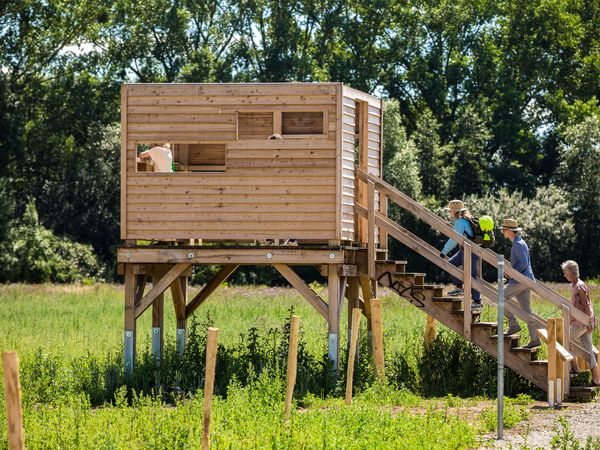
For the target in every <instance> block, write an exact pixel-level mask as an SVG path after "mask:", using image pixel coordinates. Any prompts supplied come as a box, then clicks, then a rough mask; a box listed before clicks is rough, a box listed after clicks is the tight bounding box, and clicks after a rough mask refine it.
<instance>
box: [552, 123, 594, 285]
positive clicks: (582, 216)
mask: <svg viewBox="0 0 600 450" xmlns="http://www.w3.org/2000/svg"><path fill="white" fill-rule="evenodd" d="M563 136H564V142H563V144H562V145H561V147H560V155H561V162H560V171H559V179H560V181H562V183H563V185H564V187H565V189H566V190H567V191H568V194H567V195H566V198H567V200H568V202H569V204H570V206H571V209H572V211H573V212H574V216H575V230H576V232H577V238H576V242H577V245H576V246H574V247H573V248H572V249H571V253H572V255H573V257H576V258H578V261H579V264H580V266H581V271H582V273H584V274H588V276H593V275H597V274H598V267H600V116H598V115H592V116H589V117H586V118H585V119H583V121H581V122H580V123H575V124H573V125H570V126H568V127H567V128H566V129H565V131H564V133H563Z"/></svg>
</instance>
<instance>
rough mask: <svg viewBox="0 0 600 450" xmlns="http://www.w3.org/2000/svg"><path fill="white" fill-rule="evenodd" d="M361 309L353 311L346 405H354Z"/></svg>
mask: <svg viewBox="0 0 600 450" xmlns="http://www.w3.org/2000/svg"><path fill="white" fill-rule="evenodd" d="M360 315H361V311H360V308H354V309H352V336H351V338H350V351H349V352H348V371H347V372H346V405H351V404H352V379H353V377H354V358H355V357H356V349H357V347H358V335H359V333H360Z"/></svg>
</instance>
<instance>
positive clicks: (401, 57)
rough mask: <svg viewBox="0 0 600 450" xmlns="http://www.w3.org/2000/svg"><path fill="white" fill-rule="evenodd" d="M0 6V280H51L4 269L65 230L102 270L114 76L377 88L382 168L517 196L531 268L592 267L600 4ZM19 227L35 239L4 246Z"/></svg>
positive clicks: (598, 234)
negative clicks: (383, 103)
mask: <svg viewBox="0 0 600 450" xmlns="http://www.w3.org/2000/svg"><path fill="white" fill-rule="evenodd" d="M0 8H1V9H0V14H1V16H0V58H1V60H0V117H1V124H2V125H1V127H0V146H1V150H0V157H1V158H2V159H1V161H0V181H1V182H0V210H1V211H2V215H1V217H0V241H1V242H2V249H1V251H2V254H3V258H5V259H6V258H8V259H9V260H10V261H12V266H10V265H6V264H3V267H2V268H0V280H4V281H20V280H22V281H43V280H45V279H55V278H54V277H53V276H51V275H48V274H51V273H53V271H54V270H55V269H52V270H50V269H48V270H45V271H42V272H40V273H41V275H39V274H38V276H37V278H35V277H33V278H32V277H31V276H29V275H27V273H26V271H25V272H23V271H21V272H19V271H15V270H9V269H8V267H22V266H23V265H27V261H30V260H33V259H35V258H37V259H40V258H42V259H43V258H44V257H46V256H47V257H48V258H49V259H52V257H51V256H53V255H54V256H53V257H56V258H58V260H60V258H62V256H61V255H63V254H69V255H72V254H73V252H71V253H69V252H65V251H62V250H60V251H59V250H57V249H60V248H63V247H64V246H65V245H66V244H65V242H66V241H65V238H68V239H70V240H72V241H75V242H78V243H82V244H88V245H91V246H92V247H93V249H94V251H95V253H96V255H97V257H98V259H97V260H96V261H91V260H90V259H89V258H86V261H85V264H83V263H82V262H81V261H80V260H81V258H79V260H77V258H74V257H73V256H69V257H68V258H70V260H69V261H71V263H70V264H74V265H75V266H79V265H80V264H83V266H85V267H84V268H83V269H82V270H84V271H87V272H85V273H86V276H88V274H94V273H101V272H102V271H105V274H108V275H105V276H109V277H110V276H112V275H111V274H112V273H113V271H112V269H111V267H112V266H113V265H114V248H115V246H117V245H118V243H119V241H118V214H119V195H118V193H119V176H118V174H119V160H118V151H119V146H118V133H119V129H118V121H119V86H120V84H121V83H123V82H131V81H139V82H159V81H160V82H163V81H166V82H228V81H242V82H243V81H342V82H344V83H346V84H348V85H350V86H353V87H355V88H358V89H361V90H364V91H367V92H371V93H375V94H377V95H382V96H384V97H389V98H390V99H393V100H394V102H390V103H389V104H388V110H389V111H388V112H389V114H388V115H387V121H386V126H387V129H386V141H385V142H386V147H385V164H386V167H387V169H386V171H385V177H386V179H388V180H390V181H393V182H394V183H395V184H396V185H398V186H399V187H402V188H403V189H405V190H407V192H409V193H410V194H411V195H413V196H415V197H418V198H419V199H420V200H421V201H423V202H425V203H426V204H428V205H429V206H431V207H434V208H435V207H439V206H440V205H443V204H444V203H445V202H446V201H447V200H448V199H450V198H453V197H460V198H462V197H466V198H467V199H468V200H469V201H470V202H471V203H472V204H473V205H474V206H475V205H476V206H477V207H478V208H488V207H489V208H491V210H493V211H494V212H495V213H497V214H504V213H507V214H511V213H513V212H514V211H513V210H512V209H511V208H516V207H521V209H519V210H518V211H517V212H515V214H514V215H515V216H517V218H518V219H520V220H521V221H522V222H523V223H526V224H527V225H528V226H529V227H534V229H533V230H529V231H530V232H531V233H532V236H531V238H532V239H534V238H535V239H534V241H535V245H536V246H537V247H536V248H539V252H541V253H542V254H543V257H539V258H536V255H533V257H534V260H535V261H534V268H535V269H536V271H537V272H538V273H541V274H543V276H544V277H545V278H558V276H559V271H558V270H557V269H556V263H557V261H560V260H561V259H562V258H565V257H567V256H569V257H573V258H577V259H578V260H579V261H580V262H581V265H582V272H583V274H584V276H586V277H590V276H598V275H599V274H600V226H599V225H598V223H599V221H598V219H600V106H599V105H598V97H599V94H600V40H599V36H600V1H598V0H533V1H529V0H528V1H524V0H505V1H491V0H469V1H466V0H453V1H445V0H438V1H427V0H418V1H413V2H405V1H397V0H377V1H363V0H351V1H348V0H306V1H269V0H220V1H218V2H217V1H212V0H206V1H202V2H195V1H190V0H180V1H173V0H150V1H148V2H141V3H140V2H132V1H130V0H117V1H110V2H109V1H105V0H94V1H91V0H72V1H65V0H49V1H45V2H41V1H34V0H24V1H18V2H17V1H12V2H6V3H4V4H3V5H2V6H1V7H0ZM515 199H519V201H515ZM559 200H560V201H559ZM548 201H551V202H552V203H548ZM490 205H494V206H493V208H492V206H490ZM523 205H531V207H530V208H523V207H522V206H523ZM36 209H37V213H36V212H35V211H36ZM476 212H478V213H481V209H480V210H479V211H476ZM38 216H39V220H38V219H37V217H38ZM32 217H35V220H32ZM28 218H29V219H28ZM498 218H500V217H498ZM24 223H25V224H27V225H26V227H28V228H27V229H28V230H29V231H30V233H29V235H28V234H27V233H25V232H24V231H23V230H21V231H18V227H23V226H25V225H24ZM415 226H416V225H415ZM36 229H37V230H38V231H39V230H40V229H43V231H44V232H43V233H41V232H38V233H37V234H36V233H35V232H34V231H35V230H36ZM16 230H17V231H16ZM557 230H562V231H561V232H560V233H557ZM24 235H26V236H29V238H28V239H30V240H29V241H28V242H29V244H28V245H29V246H30V247H28V248H30V250H29V251H25V250H23V249H24V248H25V247H27V246H24V245H16V244H15V239H16V237H17V236H21V238H22V239H25V238H23V237H22V236H24ZM57 236H61V237H57ZM44 243H45V244H44ZM36 245H37V246H39V247H42V248H41V249H37V250H36V251H33V250H31V247H33V248H35V247H36ZM82 252H84V250H83V247H82V250H81V252H79V254H82ZM74 253H78V251H75V252H74ZM44 255H46V256H44ZM57 255H58V256H57ZM540 256H541V255H540ZM56 265H57V267H59V268H60V264H59V263H58V262H57V264H56ZM83 266H82V267H83ZM104 268H108V269H106V270H105V269H104ZM75 278H77V277H76V276H75V275H73V276H69V277H63V278H62V279H63V281H69V280H70V279H75Z"/></svg>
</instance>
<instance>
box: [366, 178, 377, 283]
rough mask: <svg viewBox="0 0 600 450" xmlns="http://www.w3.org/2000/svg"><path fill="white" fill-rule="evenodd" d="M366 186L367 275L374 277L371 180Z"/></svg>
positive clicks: (373, 225) (373, 192)
mask: <svg viewBox="0 0 600 450" xmlns="http://www.w3.org/2000/svg"><path fill="white" fill-rule="evenodd" d="M367 186H368V195H369V197H368V202H367V205H368V216H367V222H368V228H369V234H368V239H369V240H368V242H367V249H368V267H369V277H370V278H371V279H373V280H374V279H375V184H374V183H373V182H372V181H368V182H367Z"/></svg>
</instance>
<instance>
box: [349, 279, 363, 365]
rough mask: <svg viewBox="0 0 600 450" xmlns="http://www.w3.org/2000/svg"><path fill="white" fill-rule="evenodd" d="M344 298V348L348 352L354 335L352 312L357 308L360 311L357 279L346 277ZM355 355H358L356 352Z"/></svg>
mask: <svg viewBox="0 0 600 450" xmlns="http://www.w3.org/2000/svg"><path fill="white" fill-rule="evenodd" d="M346 297H347V298H348V345H347V347H346V348H347V349H348V351H350V341H351V340H352V334H353V333H354V328H353V323H352V311H353V310H354V308H359V310H360V281H359V279H358V277H348V289H347V291H346ZM356 353H357V355H358V350H357V351H356Z"/></svg>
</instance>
